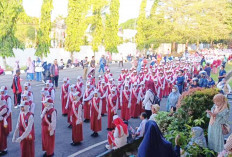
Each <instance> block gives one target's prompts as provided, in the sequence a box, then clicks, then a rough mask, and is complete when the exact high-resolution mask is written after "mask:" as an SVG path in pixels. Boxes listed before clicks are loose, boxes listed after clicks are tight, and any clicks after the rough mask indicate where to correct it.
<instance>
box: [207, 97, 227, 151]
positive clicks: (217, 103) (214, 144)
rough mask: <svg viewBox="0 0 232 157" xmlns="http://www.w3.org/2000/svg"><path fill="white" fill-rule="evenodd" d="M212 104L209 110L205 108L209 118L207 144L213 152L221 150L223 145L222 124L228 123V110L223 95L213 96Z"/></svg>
mask: <svg viewBox="0 0 232 157" xmlns="http://www.w3.org/2000/svg"><path fill="white" fill-rule="evenodd" d="M213 102H214V105H213V107H212V108H211V111H209V110H207V111H206V112H207V117H209V118H210V121H209V127H208V145H209V148H210V149H213V150H214V151H215V152H221V151H222V150H223V146H224V135H223V132H222V126H223V125H224V124H225V125H226V124H228V119H229V115H230V112H229V110H228V104H227V100H226V98H225V96H224V95H222V94H217V95H215V96H214V98H213Z"/></svg>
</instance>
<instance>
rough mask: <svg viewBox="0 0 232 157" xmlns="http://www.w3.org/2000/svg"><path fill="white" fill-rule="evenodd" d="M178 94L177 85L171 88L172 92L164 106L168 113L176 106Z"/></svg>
mask: <svg viewBox="0 0 232 157" xmlns="http://www.w3.org/2000/svg"><path fill="white" fill-rule="evenodd" d="M179 97H180V93H179V89H178V86H177V85H174V86H173V87H172V92H171V93H170V94H169V96H168V101H167V105H166V111H167V112H169V111H170V109H171V107H172V106H173V107H176V104H177V102H178V100H179Z"/></svg>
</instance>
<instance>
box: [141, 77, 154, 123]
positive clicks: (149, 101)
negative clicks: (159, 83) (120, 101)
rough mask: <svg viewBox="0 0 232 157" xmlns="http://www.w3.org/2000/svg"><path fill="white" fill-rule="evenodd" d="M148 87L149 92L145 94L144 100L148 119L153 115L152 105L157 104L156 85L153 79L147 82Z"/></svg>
mask: <svg viewBox="0 0 232 157" xmlns="http://www.w3.org/2000/svg"><path fill="white" fill-rule="evenodd" d="M146 89H147V92H146V94H145V97H144V100H143V106H144V108H145V112H146V114H147V119H149V118H150V116H151V114H152V113H151V106H152V105H154V104H155V100H154V99H155V93H156V91H155V85H154V83H153V81H147V82H146Z"/></svg>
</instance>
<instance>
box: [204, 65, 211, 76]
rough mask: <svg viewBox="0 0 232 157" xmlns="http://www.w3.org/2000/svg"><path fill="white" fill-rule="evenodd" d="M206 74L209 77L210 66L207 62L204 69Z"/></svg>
mask: <svg viewBox="0 0 232 157" xmlns="http://www.w3.org/2000/svg"><path fill="white" fill-rule="evenodd" d="M204 70H205V71H206V73H207V75H208V77H210V73H211V67H210V64H209V63H207V64H206V66H205V69H204Z"/></svg>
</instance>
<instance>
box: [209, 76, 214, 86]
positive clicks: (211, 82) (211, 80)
mask: <svg viewBox="0 0 232 157" xmlns="http://www.w3.org/2000/svg"><path fill="white" fill-rule="evenodd" d="M214 86H215V81H214V80H213V78H212V77H209V78H208V88H212V87H214Z"/></svg>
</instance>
